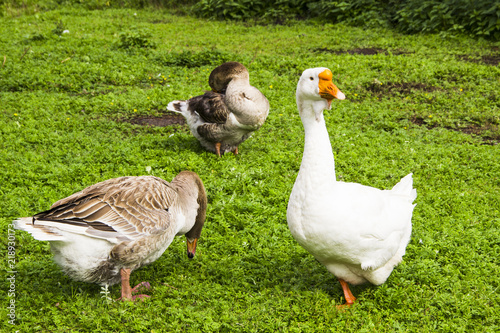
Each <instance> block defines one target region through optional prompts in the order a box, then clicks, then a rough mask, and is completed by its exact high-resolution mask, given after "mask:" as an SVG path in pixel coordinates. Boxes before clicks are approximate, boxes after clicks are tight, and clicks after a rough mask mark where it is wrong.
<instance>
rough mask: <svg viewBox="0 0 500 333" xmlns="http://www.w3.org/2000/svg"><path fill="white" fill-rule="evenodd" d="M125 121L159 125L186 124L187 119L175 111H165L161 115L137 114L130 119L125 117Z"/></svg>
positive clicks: (144, 124)
mask: <svg viewBox="0 0 500 333" xmlns="http://www.w3.org/2000/svg"><path fill="white" fill-rule="evenodd" d="M123 121H124V122H127V123H131V124H136V125H143V126H157V127H167V126H173V125H184V124H185V123H186V120H185V119H184V117H183V116H181V115H180V114H177V113H173V112H172V113H170V112H169V113H165V114H163V115H161V116H137V117H134V118H130V119H123Z"/></svg>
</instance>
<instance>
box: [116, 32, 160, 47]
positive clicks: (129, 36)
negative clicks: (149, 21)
mask: <svg viewBox="0 0 500 333" xmlns="http://www.w3.org/2000/svg"><path fill="white" fill-rule="evenodd" d="M119 37H120V42H119V43H118V47H119V48H122V49H133V48H145V49H148V48H153V49H154V48H156V43H155V42H153V41H152V40H151V37H152V35H151V32H150V31H148V30H146V29H134V30H130V31H125V32H121V33H120V35H119Z"/></svg>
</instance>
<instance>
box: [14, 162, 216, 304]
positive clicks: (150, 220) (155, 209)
mask: <svg viewBox="0 0 500 333" xmlns="http://www.w3.org/2000/svg"><path fill="white" fill-rule="evenodd" d="M206 208H207V198H206V192H205V188H204V186H203V182H202V181H201V179H200V178H199V177H198V175H197V174H196V173H194V172H191V171H183V172H181V173H179V174H178V175H177V176H176V177H175V178H174V179H173V180H172V182H170V183H169V182H167V181H165V180H163V179H161V178H158V177H153V176H139V177H120V178H114V179H109V180H106V181H104V182H101V183H98V184H95V185H92V186H89V187H87V188H85V189H84V190H82V191H80V192H77V193H75V194H73V195H71V196H69V197H67V198H64V199H61V200H59V201H57V202H56V203H54V204H53V205H52V207H51V208H50V209H49V210H47V211H44V212H41V213H38V214H36V215H34V216H33V217H28V218H21V219H18V220H16V221H15V226H16V228H18V229H22V230H25V231H28V232H30V233H31V234H32V235H33V237H34V238H35V239H38V240H47V241H50V242H51V250H52V252H53V254H54V259H55V261H56V262H57V263H58V264H59V265H60V266H61V268H62V269H63V271H64V272H65V273H66V274H68V275H69V276H70V277H72V278H74V279H75V280H79V281H86V282H95V283H99V284H102V285H112V284H115V283H117V282H119V281H120V280H121V279H122V278H123V272H122V271H123V270H124V269H125V270H126V271H127V273H128V274H129V273H130V272H131V271H133V270H135V269H137V268H139V267H141V266H144V265H147V264H149V263H151V262H153V261H155V260H156V259H157V258H159V257H160V256H161V254H162V253H163V252H164V251H165V250H166V249H167V247H168V246H169V245H170V243H171V242H172V240H173V238H174V236H175V235H182V234H185V235H186V238H187V240H188V252H189V253H188V256H189V257H192V256H194V250H195V245H196V240H197V239H198V238H199V237H200V235H201V230H202V228H203V225H204V222H205V217H206ZM193 243H194V245H191V249H189V244H193ZM127 283H128V282H127ZM122 284H123V280H122ZM128 289H130V288H128ZM123 297H125V298H130V297H131V295H123Z"/></svg>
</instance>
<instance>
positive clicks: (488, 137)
mask: <svg viewBox="0 0 500 333" xmlns="http://www.w3.org/2000/svg"><path fill="white" fill-rule="evenodd" d="M410 121H411V122H412V123H413V124H415V125H418V126H425V127H427V128H429V129H432V128H437V127H440V126H439V125H437V124H429V123H427V122H426V121H425V119H424V118H423V117H420V116H413V117H412V118H410ZM443 128H445V129H447V130H451V131H456V132H462V133H465V134H469V135H474V136H478V137H480V138H481V139H482V140H483V141H484V144H486V145H492V146H494V145H498V144H499V143H500V134H499V133H498V126H497V125H494V124H491V123H486V124H483V125H477V124H469V125H467V126H461V127H458V128H454V127H449V126H444V127H443ZM490 133H491V134H490Z"/></svg>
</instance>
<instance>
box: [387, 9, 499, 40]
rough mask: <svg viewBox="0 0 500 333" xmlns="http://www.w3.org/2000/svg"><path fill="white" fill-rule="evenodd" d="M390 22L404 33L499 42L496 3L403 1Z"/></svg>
mask: <svg viewBox="0 0 500 333" xmlns="http://www.w3.org/2000/svg"><path fill="white" fill-rule="evenodd" d="M393 20H394V21H395V22H396V23H397V24H396V25H397V27H398V28H399V29H401V30H402V31H405V32H421V31H422V32H439V31H449V32H454V31H457V32H469V33H472V34H474V35H477V36H484V37H491V38H493V39H496V40H499V39H500V2H499V1H493V0H476V1H470V0H445V1H439V0H417V1H402V3H401V5H400V7H399V10H398V11H397V13H396V15H394V17H393Z"/></svg>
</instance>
